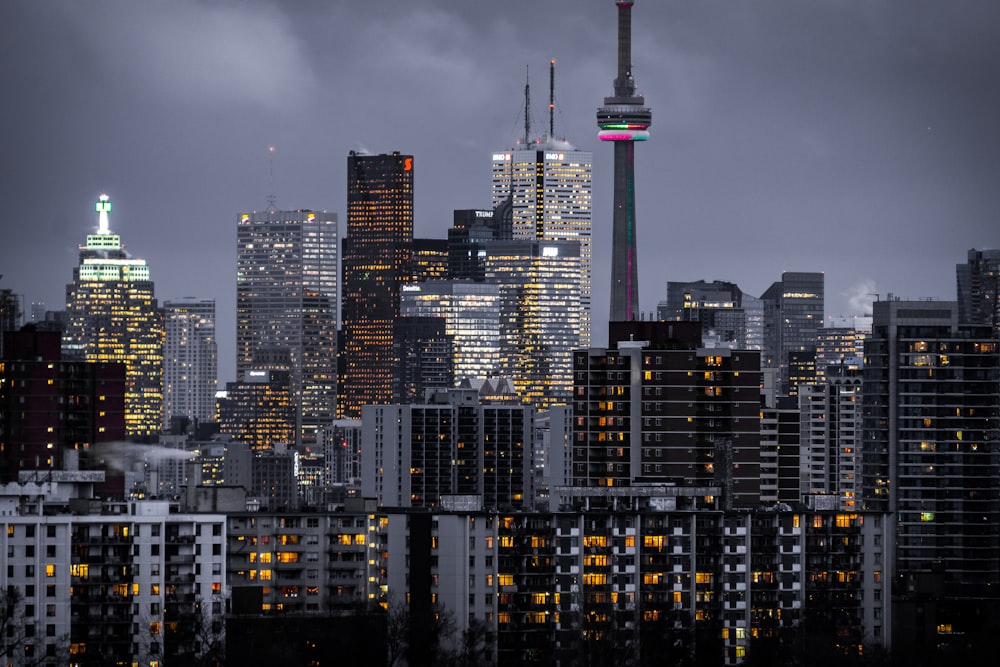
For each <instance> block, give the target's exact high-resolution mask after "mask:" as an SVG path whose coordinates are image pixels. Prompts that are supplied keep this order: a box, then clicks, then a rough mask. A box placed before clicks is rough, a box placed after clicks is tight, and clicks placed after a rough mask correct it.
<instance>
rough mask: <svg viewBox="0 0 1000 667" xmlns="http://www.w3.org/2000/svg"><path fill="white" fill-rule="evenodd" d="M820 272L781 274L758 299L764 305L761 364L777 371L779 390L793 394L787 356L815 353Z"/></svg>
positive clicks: (820, 323) (821, 295)
mask: <svg viewBox="0 0 1000 667" xmlns="http://www.w3.org/2000/svg"><path fill="white" fill-rule="evenodd" d="M824 280H825V276H824V275H823V274H822V273H806V272H793V271H785V272H784V273H782V274H781V280H780V281H777V282H775V283H773V284H772V285H771V286H770V287H769V288H768V289H767V291H765V292H764V294H762V295H761V297H760V298H761V300H762V301H763V302H764V353H763V356H762V358H761V361H762V365H763V366H765V367H768V368H777V369H779V372H780V383H781V384H780V387H781V389H780V391H781V393H782V394H784V395H786V396H788V395H792V394H794V387H792V386H790V385H791V383H790V373H789V357H788V355H789V353H790V352H810V351H811V352H815V351H816V347H817V339H818V335H819V330H820V329H821V328H822V327H823V317H824V311H823V308H824V302H825V300H824V292H825V289H824Z"/></svg>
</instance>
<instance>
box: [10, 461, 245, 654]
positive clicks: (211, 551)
mask: <svg viewBox="0 0 1000 667" xmlns="http://www.w3.org/2000/svg"><path fill="white" fill-rule="evenodd" d="M101 479H103V473H102V472H100V471H74V472H61V471H60V472H53V473H51V475H50V476H49V478H48V479H47V480H45V482H46V483H44V484H40V483H32V480H29V479H23V478H22V480H21V483H20V484H11V485H9V486H8V487H7V488H3V486H0V499H2V502H3V503H4V506H5V507H10V508H11V509H12V511H9V512H4V513H3V516H2V517H0V531H2V534H3V538H2V540H3V545H2V546H3V550H4V563H5V564H6V565H7V567H6V568H4V569H5V572H4V577H3V586H4V593H5V594H10V592H11V591H15V592H16V594H17V595H18V597H19V599H20V602H19V603H18V604H16V605H12V606H10V607H8V608H9V609H10V610H11V613H10V616H8V617H7V618H5V619H4V641H3V646H4V650H5V652H6V655H5V656H4V662H5V664H8V663H9V664H14V665H43V664H60V665H154V664H172V665H173V664H185V665H192V664H217V663H218V662H219V661H220V660H222V659H223V657H224V655H225V652H226V651H225V648H226V646H225V645H226V638H225V630H224V625H223V624H224V621H225V615H226V611H227V608H228V601H229V597H230V596H229V584H228V581H229V578H228V577H227V576H226V575H227V573H226V531H225V527H226V517H225V515H222V514H209V513H199V514H178V513H176V512H174V511H171V507H170V505H171V504H170V503H168V502H165V501H164V502H152V501H133V502H128V503H122V502H102V501H101V500H100V499H99V498H96V497H94V495H93V491H92V489H93V487H94V486H96V485H99V484H100V480H101ZM87 489H89V490H90V491H89V492H88V491H87ZM15 607H16V608H17V612H16V613H14V608H15ZM5 616H6V614H5ZM12 640H13V641H12Z"/></svg>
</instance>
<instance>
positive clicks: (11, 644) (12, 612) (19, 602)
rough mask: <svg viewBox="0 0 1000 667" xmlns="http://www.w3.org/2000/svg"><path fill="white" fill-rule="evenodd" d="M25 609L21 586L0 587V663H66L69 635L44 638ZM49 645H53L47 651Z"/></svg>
mask: <svg viewBox="0 0 1000 667" xmlns="http://www.w3.org/2000/svg"><path fill="white" fill-rule="evenodd" d="M26 611H27V609H26V604H25V600H24V593H22V592H21V589H19V588H17V587H16V586H8V587H7V588H5V589H3V590H0V663H2V664H4V665H10V666H11V667H35V666H36V665H45V664H53V665H56V664H66V662H67V659H68V657H69V639H68V638H67V637H65V636H61V637H58V638H56V639H55V641H54V642H46V641H45V638H44V637H42V636H40V635H39V634H38V631H37V630H36V628H35V622H34V620H33V619H32V618H29V617H28V615H27V614H26ZM50 646H54V647H55V649H54V651H53V652H51V653H50V652H49V647H50Z"/></svg>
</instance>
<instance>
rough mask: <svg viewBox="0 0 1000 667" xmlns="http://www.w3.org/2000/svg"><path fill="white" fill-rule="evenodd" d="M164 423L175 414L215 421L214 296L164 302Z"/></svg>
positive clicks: (217, 370)
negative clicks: (211, 297) (212, 297)
mask: <svg viewBox="0 0 1000 667" xmlns="http://www.w3.org/2000/svg"><path fill="white" fill-rule="evenodd" d="M163 323H164V330H165V333H166V336H165V338H164V341H163V426H164V428H169V426H170V420H171V418H172V417H187V418H188V419H190V420H192V421H193V422H194V421H197V422H199V423H204V422H211V421H215V392H216V390H217V389H218V385H219V353H218V344H217V341H216V338H215V300H214V299H194V298H185V299H178V300H172V301H164V303H163Z"/></svg>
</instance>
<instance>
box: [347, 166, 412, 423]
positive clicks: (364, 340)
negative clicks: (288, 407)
mask: <svg viewBox="0 0 1000 667" xmlns="http://www.w3.org/2000/svg"><path fill="white" fill-rule="evenodd" d="M343 258H344V259H343V272H344V290H343V296H342V307H341V315H342V320H343V328H342V333H343V346H342V348H341V364H340V365H341V369H342V373H343V374H342V377H341V391H340V403H339V404H338V414H339V415H340V416H346V417H349V418H352V419H357V418H358V417H360V416H361V406H363V405H377V404H385V403H389V402H390V401H391V400H392V392H393V383H394V379H393V373H394V371H395V370H396V359H395V357H394V356H393V351H394V345H393V340H392V338H393V329H394V327H395V324H396V319H397V318H398V317H399V295H400V291H401V288H402V286H403V285H404V284H405V283H407V282H409V281H410V279H411V277H412V276H413V157H412V156H410V155H401V154H400V153H398V152H395V153H392V154H382V155H364V154H360V153H355V152H354V151H351V152H350V153H349V154H348V157H347V236H346V238H345V239H344V255H343Z"/></svg>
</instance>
